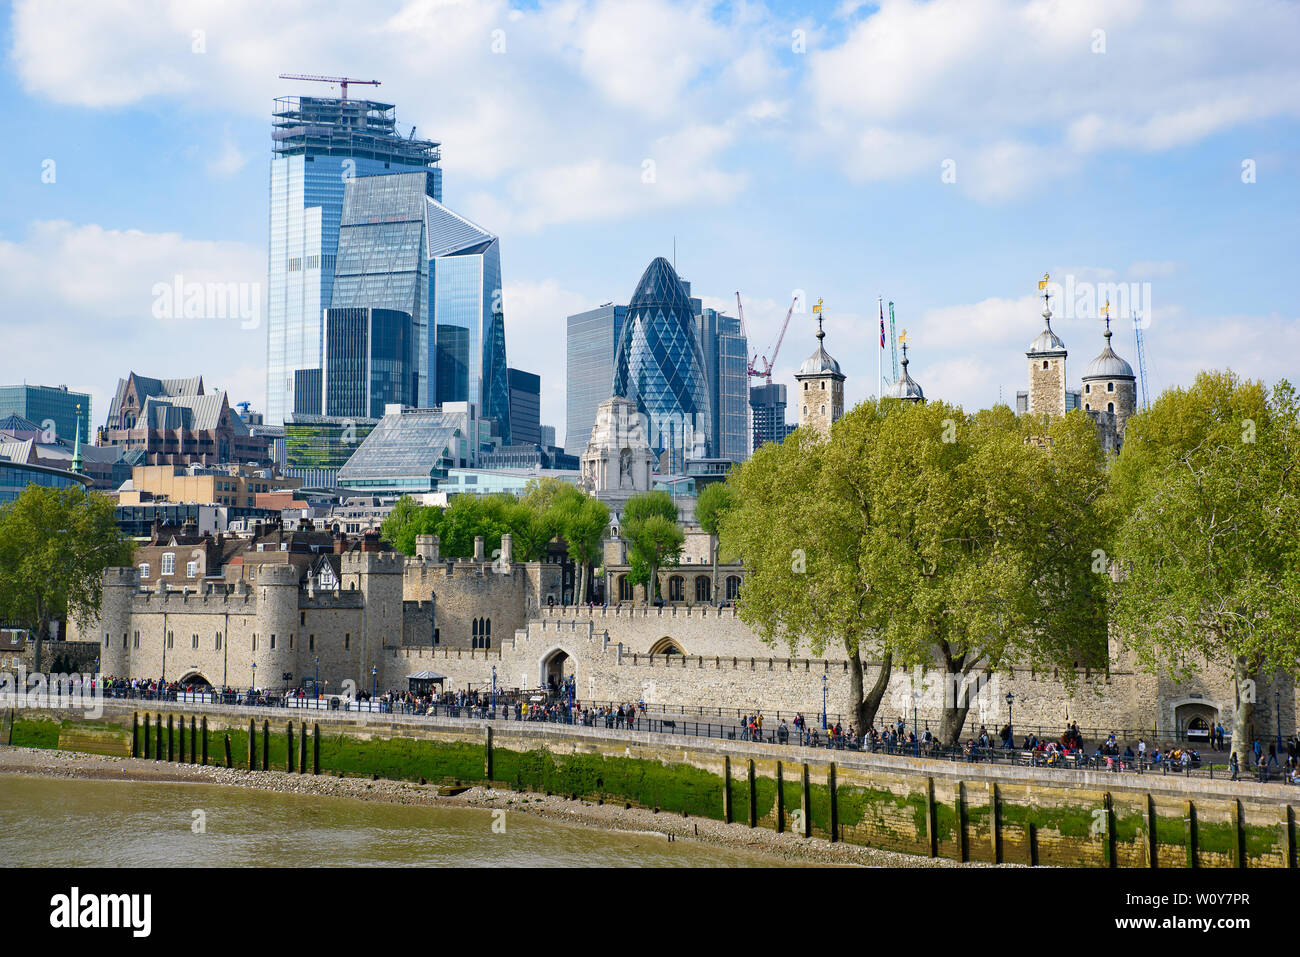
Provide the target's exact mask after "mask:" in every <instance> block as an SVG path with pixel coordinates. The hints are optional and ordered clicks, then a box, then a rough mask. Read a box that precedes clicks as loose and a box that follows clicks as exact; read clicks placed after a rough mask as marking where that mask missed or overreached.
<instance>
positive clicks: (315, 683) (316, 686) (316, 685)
mask: <svg viewBox="0 0 1300 957" xmlns="http://www.w3.org/2000/svg"><path fill="white" fill-rule="evenodd" d="M311 690H312V693H313V694H315V695H316V700H317V701H319V700H320V655H317V656H316V677H315V678H314V679H313V680H312V683H311Z"/></svg>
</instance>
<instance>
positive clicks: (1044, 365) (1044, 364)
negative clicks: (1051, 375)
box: [1043, 359, 1047, 369]
mask: <svg viewBox="0 0 1300 957" xmlns="http://www.w3.org/2000/svg"><path fill="white" fill-rule="evenodd" d="M1043 368H1044V369H1046V368H1047V360H1046V359H1044V360H1043Z"/></svg>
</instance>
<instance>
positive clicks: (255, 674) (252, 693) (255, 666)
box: [249, 661, 257, 704]
mask: <svg viewBox="0 0 1300 957" xmlns="http://www.w3.org/2000/svg"><path fill="white" fill-rule="evenodd" d="M255 694H257V662H256V661H254V662H253V687H252V689H251V693H250V694H249V697H250V698H251V697H252V696H253V695H255ZM252 703H253V702H252V701H249V704H252Z"/></svg>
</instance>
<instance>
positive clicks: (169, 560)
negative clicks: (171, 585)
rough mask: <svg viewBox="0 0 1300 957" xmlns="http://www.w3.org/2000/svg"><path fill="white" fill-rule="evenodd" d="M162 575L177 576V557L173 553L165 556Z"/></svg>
mask: <svg viewBox="0 0 1300 957" xmlns="http://www.w3.org/2000/svg"><path fill="white" fill-rule="evenodd" d="M161 574H163V575H175V574H176V556H175V555H174V554H173V553H172V552H167V553H166V554H165V555H163V557H162V572H161Z"/></svg>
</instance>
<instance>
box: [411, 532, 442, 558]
mask: <svg viewBox="0 0 1300 957" xmlns="http://www.w3.org/2000/svg"><path fill="white" fill-rule="evenodd" d="M441 549H442V539H441V538H440V537H439V536H437V535H416V536H415V557H416V558H419V559H422V560H424V561H426V562H436V561H439V560H440V558H439V555H440V552H441Z"/></svg>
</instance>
